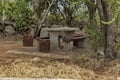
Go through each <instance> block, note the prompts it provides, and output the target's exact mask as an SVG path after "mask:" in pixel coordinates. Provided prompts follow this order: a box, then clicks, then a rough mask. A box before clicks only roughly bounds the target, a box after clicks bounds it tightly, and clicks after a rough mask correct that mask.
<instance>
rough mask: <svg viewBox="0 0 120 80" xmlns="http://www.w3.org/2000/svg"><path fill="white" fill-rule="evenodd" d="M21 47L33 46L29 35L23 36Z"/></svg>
mask: <svg viewBox="0 0 120 80" xmlns="http://www.w3.org/2000/svg"><path fill="white" fill-rule="evenodd" d="M23 46H26V47H31V46H33V36H32V35H31V34H25V35H24V36H23Z"/></svg>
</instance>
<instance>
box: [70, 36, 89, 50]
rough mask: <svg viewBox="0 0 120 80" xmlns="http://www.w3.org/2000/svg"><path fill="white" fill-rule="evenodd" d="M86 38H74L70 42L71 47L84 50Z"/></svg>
mask: <svg viewBox="0 0 120 80" xmlns="http://www.w3.org/2000/svg"><path fill="white" fill-rule="evenodd" d="M86 38H87V37H86V36H74V37H73V38H72V39H71V41H73V45H74V46H75V47H77V48H84V47H85V39H86Z"/></svg>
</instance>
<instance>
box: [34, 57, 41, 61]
mask: <svg viewBox="0 0 120 80" xmlns="http://www.w3.org/2000/svg"><path fill="white" fill-rule="evenodd" d="M32 62H40V58H38V57H35V58H33V59H32Z"/></svg>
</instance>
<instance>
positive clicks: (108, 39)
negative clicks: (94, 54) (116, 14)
mask: <svg viewBox="0 0 120 80" xmlns="http://www.w3.org/2000/svg"><path fill="white" fill-rule="evenodd" d="M101 4H102V9H103V14H104V21H105V22H109V21H112V11H111V5H110V0H101ZM104 37H105V44H104V53H105V57H106V58H111V59H113V58H115V57H116V54H115V53H114V49H113V45H114V32H113V23H110V24H104Z"/></svg>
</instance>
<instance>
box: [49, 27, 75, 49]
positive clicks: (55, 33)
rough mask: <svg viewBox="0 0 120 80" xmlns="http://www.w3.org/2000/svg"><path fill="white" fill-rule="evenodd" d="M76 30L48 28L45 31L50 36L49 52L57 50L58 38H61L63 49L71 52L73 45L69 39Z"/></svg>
mask: <svg viewBox="0 0 120 80" xmlns="http://www.w3.org/2000/svg"><path fill="white" fill-rule="evenodd" d="M75 30H76V28H69V27H63V28H48V29H47V31H48V33H49V35H50V50H59V49H60V48H59V46H60V36H61V38H63V43H64V46H63V49H64V50H72V48H73V43H72V42H71V39H72V38H73V33H74V31H75Z"/></svg>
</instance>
